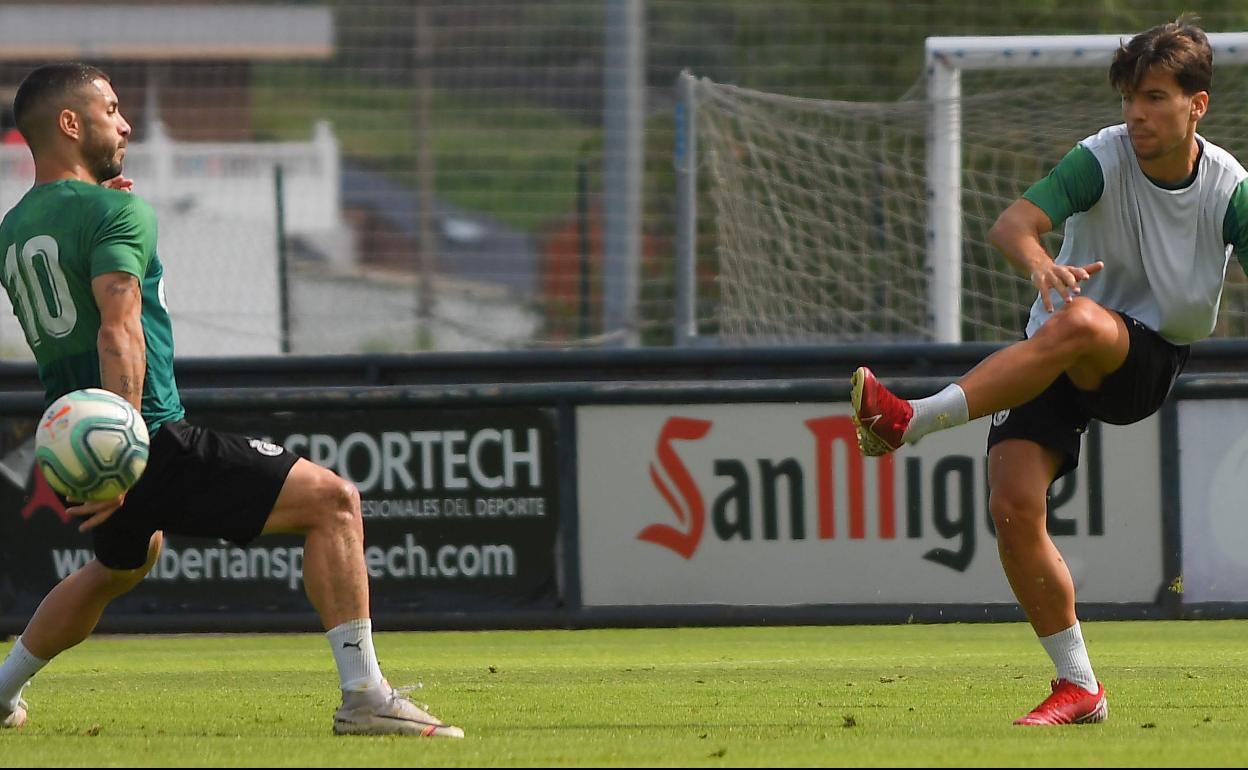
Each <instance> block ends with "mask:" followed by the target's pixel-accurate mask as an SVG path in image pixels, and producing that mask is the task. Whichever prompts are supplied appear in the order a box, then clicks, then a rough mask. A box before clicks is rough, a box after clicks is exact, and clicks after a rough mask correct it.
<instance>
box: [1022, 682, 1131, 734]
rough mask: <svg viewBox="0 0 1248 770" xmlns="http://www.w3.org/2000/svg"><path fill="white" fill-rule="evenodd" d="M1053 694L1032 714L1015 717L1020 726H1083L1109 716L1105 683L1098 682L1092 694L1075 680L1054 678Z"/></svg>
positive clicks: (1102, 720)
mask: <svg viewBox="0 0 1248 770" xmlns="http://www.w3.org/2000/svg"><path fill="white" fill-rule="evenodd" d="M1050 686H1051V687H1052V688H1053V694H1052V695H1050V696H1049V697H1047V698H1045V699H1044V702H1043V703H1041V704H1040V705H1039V706H1036V707H1035V708H1034V709H1032V710H1031V713H1030V714H1027V715H1026V716H1021V717H1019V718H1018V719H1015V720H1014V724H1016V725H1083V724H1090V723H1092V722H1104V721H1105V718H1106V717H1107V716H1109V702H1108V701H1106V700H1105V685H1103V684H1101V683H1100V682H1097V683H1096V687H1097V691H1096V694H1095V695H1094V694H1092V693H1090V692H1088V691H1087V690H1085V689H1083V688H1082V687H1080V686H1079V685H1077V684H1075V683H1074V682H1068V681H1066V680H1065V679H1054V680H1053V682H1052V684H1051V685H1050Z"/></svg>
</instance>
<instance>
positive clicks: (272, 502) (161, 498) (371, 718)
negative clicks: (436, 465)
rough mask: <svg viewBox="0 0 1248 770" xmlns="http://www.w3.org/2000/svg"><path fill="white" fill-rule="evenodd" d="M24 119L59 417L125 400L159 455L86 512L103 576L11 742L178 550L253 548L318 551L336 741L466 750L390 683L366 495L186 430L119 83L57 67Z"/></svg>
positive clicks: (9, 225)
mask: <svg viewBox="0 0 1248 770" xmlns="http://www.w3.org/2000/svg"><path fill="white" fill-rule="evenodd" d="M13 111H14V117H15V119H16V121H17V125H18V128H19V130H20V131H21V132H22V136H23V137H24V138H25V139H26V142H27V144H29V146H30V150H31V153H32V154H33V155H34V160H35V184H34V186H33V187H32V188H31V189H30V191H29V192H27V193H26V195H25V196H24V197H23V198H22V199H21V201H19V202H18V204H17V205H16V206H14V207H13V209H12V210H11V211H9V212H8V214H7V215H6V216H5V217H4V220H3V222H0V255H3V258H4V265H3V273H2V274H0V280H2V281H3V284H4V288H5V290H6V291H7V292H8V295H9V299H10V300H11V301H12V303H13V312H14V313H15V314H16V316H17V319H18V321H19V322H20V323H21V326H22V329H23V330H24V332H25V334H26V340H27V342H28V343H29V344H30V347H31V349H32V350H33V351H34V354H35V360H36V362H37V364H38V367H39V377H40V380H41V382H42V384H43V387H44V391H45V396H46V400H47V402H48V403H51V402H52V401H53V400H55V399H56V398H57V397H59V396H61V395H63V394H65V393H68V392H70V391H72V390H78V389H80V388H87V387H103V388H106V389H108V390H111V391H113V392H115V393H118V394H119V395H121V396H122V397H123V398H126V399H128V400H129V401H130V402H131V403H133V404H134V405H135V406H136V407H138V408H139V410H140V411H141V412H142V414H143V418H144V419H145V420H146V421H147V425H148V429H149V431H150V432H151V434H152V443H151V453H150V458H149V462H148V466H147V469H146V471H145V472H144V474H143V476H142V478H140V480H139V481H138V483H137V484H135V485H134V487H132V488H131V489H130V490H129V491H128V492H127V493H125V494H123V495H120V496H119V497H117V498H116V499H115V500H110V501H106V502H91V503H85V504H78V505H75V506H73V507H70V508H69V509H68V512H69V513H70V514H72V515H74V516H79V517H81V518H82V519H83V522H82V524H81V526H80V527H79V529H80V530H81V531H83V532H88V533H90V535H91V537H92V540H93V545H94V550H95V559H94V560H92V561H91V562H89V563H88V564H87V565H86V566H84V567H82V568H81V569H79V570H77V571H76V572H74V573H73V574H71V575H70V576H68V577H66V578H65V579H64V580H62V581H61V582H60V583H58V584H57V585H56V586H55V587H54V588H53V589H52V590H51V592H50V593H49V594H48V595H47V597H46V598H45V599H44V600H43V602H42V603H41V604H40V605H39V608H38V609H37V610H36V611H35V615H34V617H32V618H31V620H30V623H29V624H28V625H27V626H26V629H25V631H24V632H23V633H22V636H21V638H20V639H18V640H17V642H16V643H15V644H14V646H13V649H12V650H10V652H9V654H8V656H7V657H6V658H5V660H4V662H3V664H0V726H3V727H21V726H22V724H23V723H24V722H25V721H26V716H27V714H26V704H25V701H24V700H23V699H22V697H21V696H22V690H23V688H24V687H25V685H26V684H27V682H28V680H29V679H30V678H31V677H33V676H34V675H35V674H36V673H37V672H38V671H39V670H40V669H42V668H43V667H44V666H45V665H47V663H48V662H49V661H50V660H51V659H52V658H53V657H55V656H56V655H58V654H60V653H61V652H63V651H65V650H67V649H69V648H70V647H73V646H74V645H76V644H78V643H79V642H81V641H83V640H84V639H86V638H87V636H88V635H90V633H91V631H92V630H93V629H94V628H95V626H96V624H97V623H98V622H99V619H100V614H101V613H102V612H103V611H104V607H105V606H106V605H107V604H108V602H109V601H110V600H111V599H113V598H114V597H116V596H120V595H121V594H123V593H125V592H126V591H128V590H130V589H131V588H133V587H134V586H136V585H137V584H138V583H139V581H141V580H142V579H143V577H144V576H145V575H146V574H147V572H148V570H150V569H151V567H152V565H153V564H155V563H156V559H157V556H158V554H159V552H160V546H161V539H162V532H171V533H175V534H181V535H192V536H201V537H212V538H224V539H226V540H230V541H232V542H234V543H237V544H239V545H242V544H245V543H247V542H250V541H251V540H252V539H254V538H255V537H257V536H259V535H262V534H270V533H297V534H302V535H304V536H305V537H306V542H305V546H304V587H305V589H306V590H307V594H308V598H309V599H310V600H311V602H312V605H313V606H314V607H315V609H316V611H317V613H318V614H319V615H320V617H321V621H322V623H323V624H324V626H325V629H326V637H327V639H328V640H329V644H330V647H331V650H332V652H333V656H334V660H335V662H336V664H337V667H338V673H339V679H340V686H341V689H342V698H343V702H342V706H341V708H339V709H338V710H337V712H335V714H334V721H333V730H334V732H335V733H338V734H352V733H357V734H359V733H364V734H372V733H399V734H404V735H419V736H427V737H429V736H442V737H456V738H459V737H463V731H462V730H460V729H459V728H458V727H453V726H450V725H446V724H444V723H442V722H441V721H440V720H438V719H437V718H435V717H433V716H431V715H430V714H428V713H426V712H425V711H424V710H423V709H421V708H418V707H417V706H416V705H415V704H413V703H411V702H410V701H408V700H407V699H405V698H403V697H402V696H400V695H399V694H398V693H397V692H395V690H394V689H392V688H391V687H390V685H389V684H388V683H387V682H386V680H385V679H384V678H383V677H382V675H381V670H380V668H379V667H378V664H377V657H376V654H375V652H374V650H373V641H372V624H371V621H370V620H369V606H368V573H367V572H366V568H365V562H364V527H363V519H362V518H361V515H360V497H359V492H358V491H357V490H356V489H355V487H354V486H353V485H352V484H350V483H348V482H346V481H344V480H343V479H341V478H339V477H338V476H337V475H336V474H334V473H333V472H332V471H329V470H327V469H325V468H322V467H320V466H317V465H315V464H313V463H311V462H308V461H307V460H305V459H302V458H299V457H297V456H295V455H293V454H292V453H290V452H288V451H286V450H284V449H282V448H281V447H276V446H274V445H272V444H268V443H266V442H262V441H256V440H252V439H248V438H245V437H243V436H236V435H233V434H228V433H221V432H217V431H210V430H205V429H202V428H198V427H196V426H194V425H191V424H189V423H187V422H186V420H185V419H184V416H185V415H184V411H183V409H182V402H181V400H180V399H179V397H178V388H177V384H176V382H175V381H174V376H173V331H172V328H171V325H170V321H169V313H168V310H167V309H166V307H165V294H164V290H163V289H164V287H163V284H162V282H163V275H164V270H163V269H162V267H161V262H160V258H159V257H158V256H157V253H156V216H155V213H154V212H153V211H152V208H151V206H149V205H148V204H147V203H145V202H144V201H143V199H142V198H140V197H138V196H137V195H134V194H133V193H132V192H130V190H131V187H132V183H131V181H130V180H128V179H126V178H124V177H122V176H121V170H122V162H123V160H124V159H125V154H126V145H127V143H128V141H129V139H130V125H129V124H128V123H127V122H126V120H125V118H124V117H122V114H121V110H120V107H119V104H118V100H117V95H116V93H115V92H114V91H113V87H112V84H111V82H110V80H109V77H108V75H106V74H105V73H104V72H102V71H100V70H99V69H96V68H94V67H90V66H87V65H83V64H74V63H68V64H52V65H48V66H44V67H40V68H38V69H36V70H34V71H33V72H31V73H30V74H29V75H28V76H27V77H26V79H25V80H24V81H23V82H22V84H21V86H20V87H19V88H18V90H17V95H16V97H15V99H14V103H13Z"/></svg>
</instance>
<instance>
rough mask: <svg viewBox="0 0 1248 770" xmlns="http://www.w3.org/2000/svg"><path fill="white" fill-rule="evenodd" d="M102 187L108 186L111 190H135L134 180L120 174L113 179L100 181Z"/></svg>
mask: <svg viewBox="0 0 1248 770" xmlns="http://www.w3.org/2000/svg"><path fill="white" fill-rule="evenodd" d="M100 187H107V188H108V189H110V190H121V191H122V192H134V180H133V179H127V178H126V177H124V176H122V175H121V174H118V175H117V176H115V177H113V178H112V179H105V180H104V181H103V182H100Z"/></svg>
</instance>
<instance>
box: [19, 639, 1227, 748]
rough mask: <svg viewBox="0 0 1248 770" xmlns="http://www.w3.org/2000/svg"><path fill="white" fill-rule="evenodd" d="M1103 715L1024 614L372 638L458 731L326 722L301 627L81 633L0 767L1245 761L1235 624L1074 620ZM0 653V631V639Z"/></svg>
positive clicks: (318, 643) (327, 681) (330, 677)
mask: <svg viewBox="0 0 1248 770" xmlns="http://www.w3.org/2000/svg"><path fill="white" fill-rule="evenodd" d="M1084 635H1085V637H1086V638H1087V639H1088V642H1089V646H1090V649H1091V651H1092V656H1093V662H1094V664H1095V665H1096V669H1097V674H1098V676H1100V678H1101V679H1102V680H1103V681H1104V682H1105V684H1106V689H1107V693H1108V697H1109V704H1110V719H1109V721H1108V722H1107V723H1105V724H1102V725H1090V726H1080V727H1064V728H1017V727H1013V726H1011V724H1010V722H1011V720H1012V719H1013V718H1015V717H1016V716H1018V715H1020V714H1021V713H1023V712H1025V711H1027V710H1028V709H1029V708H1030V707H1031V706H1033V705H1035V703H1037V702H1039V700H1040V699H1041V698H1042V697H1043V696H1044V695H1045V694H1047V687H1048V679H1049V676H1050V674H1051V671H1050V666H1049V663H1048V660H1047V658H1045V656H1044V652H1043V650H1042V649H1041V648H1040V646H1039V645H1038V644H1036V642H1035V640H1034V637H1033V636H1032V633H1031V630H1030V628H1029V627H1027V626H1025V625H1022V624H995V625H988V624H983V625H926V626H925V625H908V626H834V627H795V628H791V627H777V628H709V629H645V630H594V631H519V632H445V633H402V634H398V633H386V634H379V635H378V638H377V647H378V652H379V655H380V657H381V660H382V666H383V669H384V670H385V671H386V672H387V674H388V676H389V677H390V679H391V681H392V682H394V683H395V684H404V683H410V682H415V681H418V680H423V682H424V685H425V688H424V690H422V691H421V692H420V693H419V694H418V696H417V697H416V698H415V699H416V700H418V701H427V702H429V703H430V704H431V707H432V711H433V712H434V713H436V714H438V715H440V716H442V717H443V718H444V719H446V720H447V721H450V722H453V723H455V724H458V725H460V726H462V727H463V728H464V729H465V731H466V732H467V734H468V737H467V739H466V740H463V741H430V740H421V739H413V738H394V737H384V738H360V737H351V738H336V737H334V736H332V735H331V734H330V721H331V714H332V712H333V710H334V708H336V706H337V690H336V684H337V680H336V677H335V676H334V674H333V671H332V664H331V662H330V658H329V653H328V648H327V645H326V643H325V641H324V639H323V638H322V637H320V636H319V635H310V634H291V635H274V636H261V635H256V636H252V635H244V636H233V635H221V636H207V635H204V636H173V637H134V638H132V637H121V636H114V637H102V638H97V639H92V640H90V641H88V642H87V643H85V644H84V645H81V646H80V647H78V648H76V649H74V650H71V651H70V652H69V653H66V654H65V655H64V656H62V657H61V658H60V659H58V660H57V661H55V662H54V663H53V665H52V666H51V667H49V668H48V669H47V670H45V671H44V672H43V673H41V674H40V675H39V677H38V678H37V679H36V680H35V683H34V685H32V686H31V687H30V688H28V689H27V691H26V695H27V699H28V700H29V701H30V702H31V706H32V708H31V721H30V722H29V724H28V725H27V726H26V727H25V728H24V729H23V730H20V731H9V730H6V731H2V732H0V763H2V764H4V765H6V766H27V765H71V766H187V765H199V766H203V765H217V766H253V765H260V766H338V765H342V766H359V767H370V766H400V765H401V766H426V765H436V766H447V765H454V766H459V765H464V766H493V765H508V766H514V765H524V766H575V765H613V766H637V765H698V766H742V765H767V766H780V767H783V766H786V765H788V766H797V765H877V766H880V765H884V766H887V765H903V766H904V765H945V766H965V765H1024V766H1039V767H1048V766H1064V765H1065V766H1120V765H1136V766H1144V767H1150V766H1167V765H1187V766H1196V767H1200V766H1214V765H1242V764H1243V763H1244V762H1245V759H1248V622H1241V621H1220V622H1215V621H1202V622H1133V623H1088V624H1085V626H1084ZM0 647H2V649H3V650H5V651H7V648H8V645H7V644H5V645H2V646H0Z"/></svg>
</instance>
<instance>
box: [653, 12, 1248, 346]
mask: <svg viewBox="0 0 1248 770" xmlns="http://www.w3.org/2000/svg"><path fill="white" fill-rule="evenodd" d="M1129 37H1130V36H1129V35H1074V36H1068V35H1063V36H1039V37H1028V36H1015V37H938V38H929V39H928V40H927V47H926V54H927V56H926V62H927V66H926V71H925V73H924V76H923V77H922V78H921V79H920V81H919V83H918V84H917V85H916V86H915V87H914V88H912V89H911V91H910V92H909V94H907V95H906V96H905V97H903V98H901V99H899V100H895V101H888V102H841V101H822V100H815V99H801V98H795V97H789V96H783V95H779V94H772V93H763V92H759V91H752V90H748V89H744V88H738V87H735V86H731V85H726V84H720V83H714V82H711V81H709V80H707V79H705V78H701V79H698V78H694V77H692V76H689V75H687V74H686V75H682V77H681V81H680V91H681V95H682V98H681V100H680V102H681V107H680V111H679V112H678V121H677V129H678V130H677V135H678V145H677V148H678V149H677V172H678V180H679V181H678V184H679V188H680V189H679V197H678V201H679V205H678V218H679V220H680V223H679V226H678V230H677V233H678V268H677V281H676V284H677V307H676V316H677V319H676V339H677V342H678V344H693V343H695V342H696V341H698V340H699V339H702V340H706V339H708V338H709V339H713V340H714V341H715V342H716V343H723V344H763V343H771V344H802V343H819V342H863V341H872V342H878V341H910V342H913V341H935V342H961V341H1007V340H1013V339H1017V338H1018V336H1019V334H1020V333H1021V331H1022V327H1023V324H1024V322H1025V319H1026V314H1027V310H1028V308H1029V307H1030V306H1031V303H1032V300H1034V298H1035V290H1034V289H1033V287H1032V286H1031V283H1030V282H1029V281H1028V280H1027V279H1026V278H1025V277H1023V276H1019V275H1016V274H1014V272H1013V270H1012V268H1010V266H1009V264H1008V263H1007V262H1006V260H1005V259H1004V258H1003V257H1001V256H1000V255H999V254H998V253H997V252H996V251H995V249H993V248H992V247H991V246H990V245H989V244H988V240H987V233H988V229H989V228H990V227H991V226H992V224H993V222H994V221H995V220H996V217H997V216H998V215H999V214H1000V212H1001V211H1003V210H1004V209H1005V207H1006V206H1008V205H1009V204H1010V203H1011V202H1012V201H1014V200H1015V199H1016V198H1017V197H1018V196H1019V195H1020V194H1021V193H1022V192H1023V190H1025V189H1026V188H1027V186H1029V185H1030V184H1031V183H1032V182H1034V181H1035V180H1037V179H1039V178H1040V177H1042V176H1043V175H1044V174H1046V173H1048V171H1049V170H1050V169H1051V168H1052V167H1053V166H1054V165H1056V164H1057V162H1058V161H1059V160H1060V159H1061V157H1062V156H1063V155H1064V154H1065V153H1066V152H1067V151H1068V150H1069V149H1070V148H1071V147H1072V146H1073V145H1074V144H1075V143H1076V142H1078V141H1079V140H1081V139H1083V138H1084V137H1086V136H1088V135H1090V134H1093V133H1095V132H1096V131H1097V130H1099V129H1101V128H1103V127H1105V126H1108V125H1113V124H1115V123H1119V122H1121V119H1122V118H1121V112H1120V107H1119V99H1118V95H1117V94H1116V93H1115V92H1114V91H1113V90H1112V89H1111V87H1110V85H1109V79H1108V67H1109V62H1110V60H1111V58H1112V56H1113V52H1114V51H1115V50H1116V49H1117V48H1118V46H1119V45H1120V44H1121V43H1123V42H1125V41H1126V40H1127V39H1128V38H1129ZM1209 39H1210V42H1211V43H1212V45H1213V49H1214V65H1215V66H1214V82H1213V91H1212V94H1211V101H1210V110H1209V113H1208V115H1207V116H1206V118H1205V119H1204V120H1203V121H1201V124H1200V127H1199V131H1200V133H1201V134H1202V135H1203V136H1205V137H1207V138H1208V139H1209V140H1211V141H1213V142H1214V143H1216V144H1219V145H1221V146H1223V147H1225V148H1226V149H1228V150H1230V151H1231V152H1232V153H1234V154H1235V155H1236V156H1237V157H1239V158H1240V159H1241V161H1244V162H1248V130H1246V129H1248V125H1246V124H1248V33H1211V34H1210V35H1209ZM1060 243H1061V233H1060V231H1059V232H1056V233H1053V234H1050V235H1049V236H1046V245H1047V246H1048V247H1049V248H1050V250H1051V251H1052V253H1054V254H1056V252H1057V250H1058V248H1060ZM1228 275H1229V276H1230V278H1231V283H1230V284H1229V285H1228V289H1227V292H1226V293H1225V295H1224V297H1223V303H1222V312H1221V314H1220V317H1219V322H1218V328H1217V330H1216V331H1215V334H1217V335H1220V336H1237V337H1243V336H1248V282H1245V281H1244V280H1243V277H1242V274H1241V271H1240V270H1239V268H1238V267H1235V266H1232V267H1231V268H1230V269H1229V270H1228Z"/></svg>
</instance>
